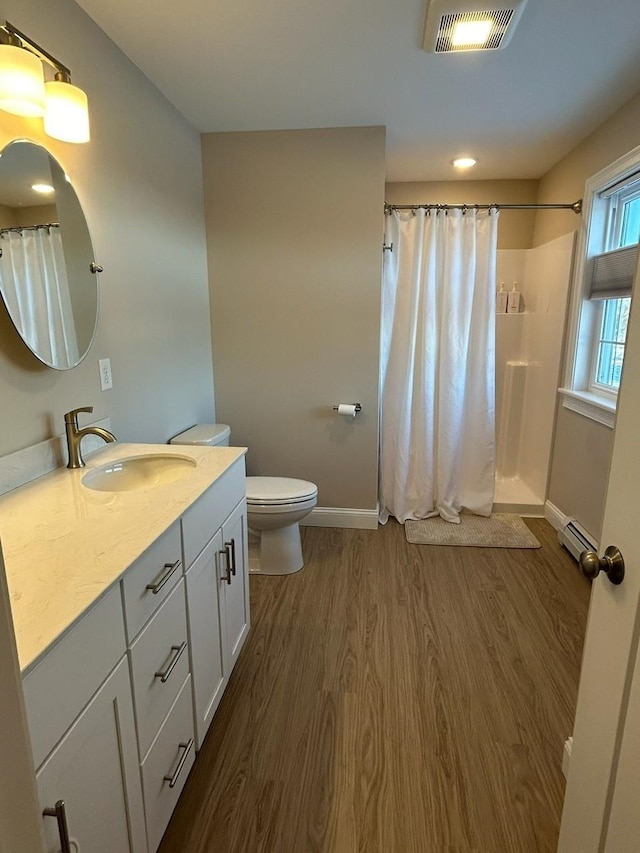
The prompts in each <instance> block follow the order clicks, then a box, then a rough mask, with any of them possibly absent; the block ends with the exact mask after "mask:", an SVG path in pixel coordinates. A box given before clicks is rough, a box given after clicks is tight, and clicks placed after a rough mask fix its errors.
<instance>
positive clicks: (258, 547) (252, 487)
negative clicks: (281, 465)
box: [170, 424, 318, 575]
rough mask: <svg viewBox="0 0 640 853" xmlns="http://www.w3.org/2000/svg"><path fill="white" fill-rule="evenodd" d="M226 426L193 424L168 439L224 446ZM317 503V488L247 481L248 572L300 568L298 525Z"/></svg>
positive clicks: (258, 479) (283, 480) (283, 479)
mask: <svg viewBox="0 0 640 853" xmlns="http://www.w3.org/2000/svg"><path fill="white" fill-rule="evenodd" d="M230 433H231V429H230V428H229V427H228V426H227V425H226V424H197V425H196V426H194V427H191V429H188V430H186V432H181V433H180V434H179V435H176V436H175V437H174V438H172V439H171V441H170V444H206V445H210V446H213V445H219V446H227V445H228V444H229V436H230ZM317 501H318V487H317V486H316V485H315V484H314V483H309V482H308V481H307V480H294V479H291V478H289V477H247V521H248V526H249V534H250V537H249V571H250V572H253V573H256V574H257V573H259V574H263V575H289V574H292V573H293V572H297V571H299V570H300V569H301V568H302V567H303V565H304V560H303V557H302V544H301V542H300V526H299V525H300V521H301V520H302V519H303V518H304V517H305V516H307V515H308V514H309V513H310V512H311V510H312V509H313V508H314V506H315V505H316V503H317Z"/></svg>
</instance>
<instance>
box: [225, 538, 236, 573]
mask: <svg viewBox="0 0 640 853" xmlns="http://www.w3.org/2000/svg"><path fill="white" fill-rule="evenodd" d="M224 549H225V551H226V552H227V554H228V557H227V562H228V564H229V570H230V572H231V574H232V575H235V573H236V540H235V539H232V540H231V542H225V543H224ZM229 583H231V581H229Z"/></svg>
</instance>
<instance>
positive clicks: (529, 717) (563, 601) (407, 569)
mask: <svg viewBox="0 0 640 853" xmlns="http://www.w3.org/2000/svg"><path fill="white" fill-rule="evenodd" d="M527 523H528V524H529V526H530V527H531V529H532V530H533V532H534V533H535V535H536V536H537V537H538V539H539V540H540V541H541V542H542V545H543V547H542V548H541V549H539V550H506V549H475V548H446V547H436V546H425V545H409V544H408V543H407V542H406V540H405V537H404V531H403V528H402V527H401V526H400V525H398V524H396V523H395V522H393V521H391V522H389V524H387V525H386V526H385V527H383V528H380V529H379V530H378V531H366V530H340V529H326V528H325V529H323V528H316V527H307V528H304V529H303V547H304V552H305V558H306V561H307V562H306V565H305V568H304V569H303V570H302V571H301V572H300V573H298V574H296V575H290V576H289V577H259V576H255V575H254V576H252V578H251V605H252V631H251V634H250V636H249V639H248V641H247V644H246V646H245V649H244V650H243V652H242V655H241V658H240V660H239V661H238V664H237V666H236V670H235V672H234V674H233V676H232V679H231V682H230V684H229V687H228V689H227V692H226V694H225V696H224V698H223V700H222V703H221V705H220V708H219V710H218V713H217V715H216V718H215V720H214V722H213V725H212V728H211V730H210V732H209V735H208V737H207V739H206V741H205V744H204V746H203V748H202V750H201V752H200V753H199V755H198V758H197V760H196V763H195V766H194V768H193V770H192V772H191V776H190V778H189V780H188V782H187V786H186V788H185V790H184V792H183V795H182V798H181V800H180V803H179V804H178V807H177V809H176V812H175V814H174V816H173V819H172V821H171V823H170V825H169V827H168V829H167V832H166V834H165V838H164V841H163V843H162V846H161V848H160V851H161V853H258V851H269V853H315V851H318V852H319V853H320V851H322V853H356V851H366V853H441V851H450V853H454V851H455V852H456V853H471V851H474V853H476V851H477V853H511V852H512V851H514V853H520V851H522V853H538V851H554V850H555V849H556V843H557V836H558V829H559V822H560V813H561V808H562V797H563V792H564V778H563V776H562V773H561V769H560V766H561V760H562V749H563V742H564V740H565V738H566V737H567V736H568V735H569V734H570V733H571V731H572V721H573V713H574V705H575V699H576V694H577V684H578V675H579V667H580V657H581V648H582V641H583V637H584V631H585V624H586V613H587V606H588V598H589V582H588V581H586V580H585V579H584V578H583V577H582V576H581V575H580V572H579V569H578V567H577V565H576V563H575V562H574V561H573V560H572V559H571V558H570V557H569V555H568V554H566V552H564V551H563V550H562V549H561V548H560V547H559V545H558V544H557V541H556V535H555V531H553V529H552V528H551V527H550V526H549V525H548V524H547V522H545V521H543V520H539V519H530V520H527Z"/></svg>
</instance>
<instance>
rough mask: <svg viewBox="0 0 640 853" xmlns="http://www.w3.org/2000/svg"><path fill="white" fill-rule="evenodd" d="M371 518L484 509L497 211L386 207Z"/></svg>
mask: <svg viewBox="0 0 640 853" xmlns="http://www.w3.org/2000/svg"><path fill="white" fill-rule="evenodd" d="M386 225H387V227H386V235H385V243H386V244H390V243H393V251H392V252H385V270H384V283H383V301H382V337H381V362H382V363H381V386H382V407H381V424H380V427H381V438H380V441H381V448H380V520H381V521H382V522H383V523H384V522H386V521H387V519H388V517H389V516H390V515H393V516H395V518H397V519H398V521H400V522H404V521H406V520H407V519H409V518H428V517H429V516H433V515H440V516H441V517H442V518H444V519H446V520H447V521H452V522H456V523H458V522H459V521H460V517H459V513H460V510H461V509H463V508H464V509H466V510H469V511H470V512H474V513H477V514H479V515H485V516H488V515H490V514H491V507H492V504H493V497H494V483H495V277H496V251H497V240H498V211H497V210H495V209H492V210H490V211H476V210H473V209H471V210H466V211H464V212H463V211H462V210H453V209H451V210H448V211H446V212H445V211H443V210H441V211H438V212H436V211H435V210H433V211H425V210H423V209H416V210H414V211H412V210H409V211H390V212H389V213H388V214H387V216H386Z"/></svg>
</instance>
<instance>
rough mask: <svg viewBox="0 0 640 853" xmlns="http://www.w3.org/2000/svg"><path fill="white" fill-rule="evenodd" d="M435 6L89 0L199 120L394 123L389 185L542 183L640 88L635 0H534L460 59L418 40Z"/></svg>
mask: <svg viewBox="0 0 640 853" xmlns="http://www.w3.org/2000/svg"><path fill="white" fill-rule="evenodd" d="M426 2H427V0H225V2H222V0H182V2H181V3H179V4H176V3H175V2H173V0H172V2H169V0H135V2H132V0H78V3H79V5H80V6H81V7H82V8H84V9H85V10H86V11H87V12H88V13H89V14H90V15H91V17H92V18H93V19H94V20H95V21H96V22H97V23H98V24H99V26H100V27H101V28H102V29H103V30H104V31H105V32H106V33H107V34H108V35H109V36H110V37H111V38H112V39H113V40H114V41H115V42H116V44H118V45H119V47H120V48H121V49H122V50H123V51H124V53H125V54H127V55H128V56H129V57H130V59H131V60H132V61H133V62H134V63H135V64H136V65H137V66H138V67H139V68H140V69H141V70H142V71H143V72H144V73H145V74H146V75H147V77H149V79H150V80H151V81H152V82H153V83H155V85H156V86H157V87H158V88H159V89H160V91H162V92H163V93H164V94H165V96H166V97H167V98H168V99H169V100H170V101H171V102H172V103H173V104H174V105H175V106H176V107H177V108H178V110H179V111H180V112H181V113H182V114H183V115H184V116H185V117H186V118H187V119H188V120H189V121H190V122H191V123H192V124H193V125H194V126H195V127H196V128H197V129H198V130H200V131H202V132H208V131H230V130H276V129H278V130H283V129H295V128H312V127H341V126H342V127H345V126H355V125H373V124H384V125H386V126H387V178H388V180H391V181H413V180H447V179H451V178H454V177H457V174H456V171H455V170H454V169H453V167H452V166H451V165H450V160H451V159H452V157H454V156H456V155H458V154H461V153H470V154H473V155H474V156H476V157H477V158H478V159H479V164H478V166H476V168H475V169H474V170H473V172H472V173H467V174H466V175H465V177H468V178H471V177H473V178H474V179H479V180H482V179H489V178H537V177H540V176H541V175H543V174H544V173H545V172H546V171H547V170H548V169H549V168H550V167H551V166H552V165H553V164H554V163H556V162H557V161H558V160H559V159H561V158H562V157H563V156H564V155H565V154H566V153H568V152H569V151H570V150H571V149H572V148H573V147H574V146H575V145H576V144H577V143H578V142H579V141H580V140H581V139H582V138H583V137H584V136H585V135H586V134H588V133H589V132H590V131H592V130H593V129H595V128H596V127H597V126H598V125H599V124H600V123H601V122H602V121H604V120H605V119H606V118H607V117H608V116H609V115H611V114H612V113H613V112H614V111H615V110H616V109H618V107H620V106H621V105H622V104H624V103H625V101H627V100H628V99H629V98H631V97H632V96H633V95H634V94H635V93H636V92H637V91H638V90H639V89H640V53H639V45H640V0H528V4H527V6H526V7H525V10H524V14H523V16H522V19H521V20H520V22H519V24H518V26H517V29H516V30H515V33H514V36H513V38H512V40H511V42H510V44H509V45H508V46H507V47H506V48H504V49H503V50H500V51H487V52H486V53H478V52H473V53H464V54H455V55H435V54H429V53H425V52H424V51H423V50H421V47H420V45H421V41H422V30H423V25H424V17H425V9H426ZM507 5H508V3H505V6H507ZM638 141H639V142H640V128H639V140H638Z"/></svg>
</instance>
